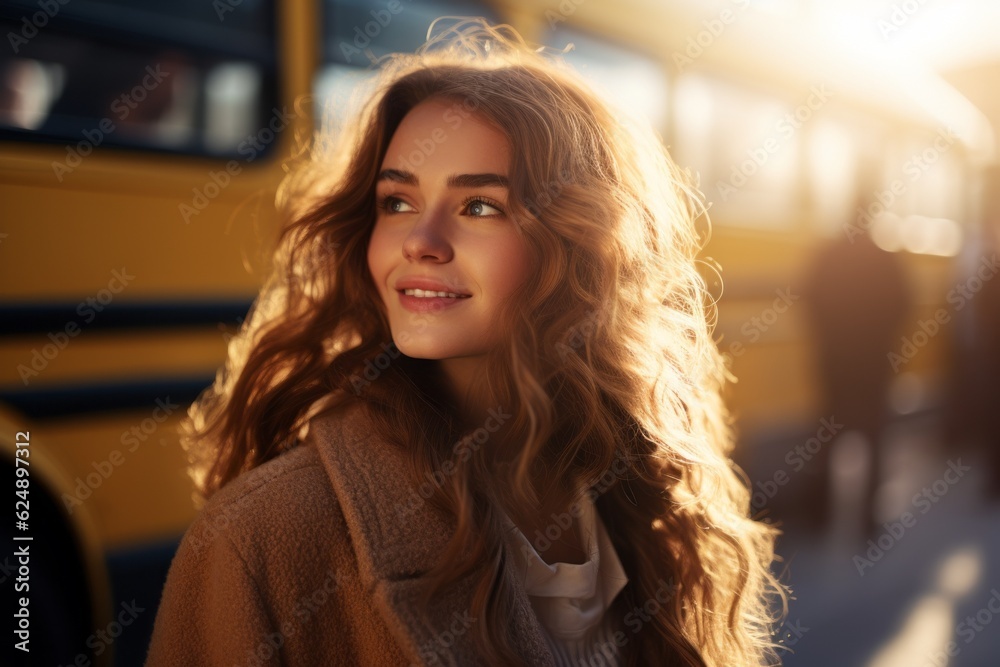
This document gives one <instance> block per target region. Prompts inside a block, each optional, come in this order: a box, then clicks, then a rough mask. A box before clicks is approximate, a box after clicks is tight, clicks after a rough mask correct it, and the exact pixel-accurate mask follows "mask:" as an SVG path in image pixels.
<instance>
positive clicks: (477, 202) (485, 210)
mask: <svg viewBox="0 0 1000 667" xmlns="http://www.w3.org/2000/svg"><path fill="white" fill-rule="evenodd" d="M465 209H466V210H467V211H468V212H469V215H471V216H474V217H479V218H489V217H492V216H494V215H503V211H501V210H500V209H499V208H498V207H497V206H494V205H493V204H490V203H488V202H486V201H483V200H482V199H473V200H472V201H470V202H468V203H467V204H466V205H465Z"/></svg>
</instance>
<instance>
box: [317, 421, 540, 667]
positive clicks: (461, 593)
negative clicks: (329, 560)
mask: <svg viewBox="0 0 1000 667" xmlns="http://www.w3.org/2000/svg"><path fill="white" fill-rule="evenodd" d="M310 430H311V431H312V433H311V436H314V437H313V439H314V442H315V443H316V446H317V449H318V452H319V455H320V458H321V460H322V461H323V465H324V467H325V468H326V472H327V475H329V477H330V480H331V483H332V485H333V489H334V492H335V493H336V495H337V499H338V501H339V502H340V506H341V509H342V511H343V514H344V517H345V519H346V521H347V526H348V530H349V532H350V537H351V540H352V542H353V544H354V550H355V553H356V555H357V559H358V571H359V574H360V577H361V580H362V583H363V584H364V587H365V590H367V591H369V592H370V593H371V594H372V596H373V598H374V599H375V601H376V602H377V604H378V605H379V608H380V610H381V612H382V613H383V615H384V616H385V618H386V619H387V620H388V625H389V627H390V628H392V631H393V633H394V635H395V637H396V640H397V641H398V642H399V643H400V645H401V646H403V647H404V648H405V650H406V651H407V652H408V653H409V654H410V656H411V657H412V658H413V660H414V662H415V664H417V665H423V666H427V667H437V666H438V665H482V664H486V663H485V662H484V660H483V658H482V656H478V655H476V652H475V643H474V639H473V637H474V633H475V631H476V628H475V627H474V623H475V619H473V618H472V616H471V615H470V610H471V603H472V599H473V594H474V584H475V581H476V579H477V578H478V575H479V574H480V573H481V570H479V569H477V570H475V571H473V572H472V573H470V574H468V575H466V576H465V577H464V578H462V579H461V580H459V581H458V582H456V583H455V584H454V585H452V586H450V587H449V588H448V589H447V590H445V591H444V592H443V594H442V595H439V596H437V598H436V599H435V600H433V601H432V602H431V604H430V605H429V606H428V607H423V606H422V605H420V603H419V601H418V599H417V598H418V593H419V588H420V586H419V585H420V579H419V577H420V575H421V574H423V573H425V572H427V571H428V570H430V569H431V568H432V567H433V565H434V564H435V563H436V560H437V558H438V556H439V555H440V554H441V553H442V552H443V551H444V549H445V547H446V546H447V543H448V540H449V538H450V537H451V535H452V534H453V533H454V531H455V529H456V521H455V519H454V517H451V516H448V515H447V514H445V513H444V512H441V511H440V510H438V509H437V508H435V507H433V506H431V505H430V503H427V502H426V501H425V499H424V498H423V497H422V496H421V495H420V493H419V488H418V487H415V486H414V485H413V483H412V481H411V480H410V479H409V478H408V476H407V475H406V474H405V470H406V466H407V465H408V464H407V461H406V457H405V455H404V453H403V452H402V451H401V450H400V449H399V448H397V447H394V446H393V445H392V444H391V443H388V442H385V441H383V440H382V439H380V438H378V437H376V436H375V435H374V429H373V428H372V424H371V422H370V418H369V416H368V411H367V407H366V406H365V405H364V404H360V403H359V404H356V405H352V406H350V407H348V408H345V409H343V410H338V411H335V412H334V413H332V414H328V415H324V416H321V417H318V418H316V419H314V420H313V421H312V423H311V425H310ZM511 582H512V584H513V585H514V587H515V591H516V602H515V608H514V621H513V623H514V627H513V630H514V633H513V634H514V635H515V636H517V637H519V638H520V639H521V641H522V646H523V648H522V651H523V653H524V655H523V660H524V662H523V664H525V665H531V666H533V667H550V666H551V665H553V664H554V659H553V657H552V654H551V652H550V651H549V649H548V647H547V645H546V642H545V639H544V637H543V635H542V628H541V626H540V625H539V622H538V619H537V617H536V615H535V613H534V611H533V610H532V608H531V603H530V601H529V599H528V596H527V593H526V592H525V591H524V586H523V583H522V582H520V581H519V580H518V578H517V577H512V578H511Z"/></svg>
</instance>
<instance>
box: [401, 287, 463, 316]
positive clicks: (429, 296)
mask: <svg viewBox="0 0 1000 667" xmlns="http://www.w3.org/2000/svg"><path fill="white" fill-rule="evenodd" d="M407 292H409V294H407ZM397 293H398V294H399V304H400V305H401V306H402V307H403V308H405V309H406V310H408V311H410V312H411V313H437V312H441V311H443V310H447V309H448V308H454V307H455V306H457V305H459V304H460V303H462V302H463V301H468V300H469V299H470V298H471V297H469V296H462V295H458V294H457V293H455V292H445V291H444V290H441V291H436V290H435V291H430V290H420V289H406V290H397ZM441 294H453V295H455V296H439V295H441Z"/></svg>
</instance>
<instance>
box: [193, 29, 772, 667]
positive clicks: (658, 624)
mask: <svg viewBox="0 0 1000 667" xmlns="http://www.w3.org/2000/svg"><path fill="white" fill-rule="evenodd" d="M371 90H372V91H373V92H372V93H371V94H370V97H369V99H368V102H367V103H366V104H364V105H363V106H361V107H360V108H359V111H358V112H357V114H356V115H355V117H354V120H353V122H351V123H348V124H346V125H344V126H343V127H342V128H341V129H340V130H339V131H336V132H334V131H333V130H331V129H329V128H327V129H326V130H325V132H324V133H321V136H320V137H319V141H317V142H315V143H314V145H313V150H312V154H311V159H310V160H308V164H307V165H306V166H304V167H303V168H302V169H300V170H298V171H296V172H295V173H294V175H293V176H290V177H289V179H288V180H287V181H286V183H285V184H284V186H283V189H282V190H281V192H280V193H279V203H280V204H281V205H282V207H283V210H284V211H285V212H286V213H287V222H286V223H285V225H284V226H283V229H282V233H281V235H280V239H279V242H278V245H277V249H276V251H275V254H274V263H273V271H272V274H271V276H270V278H269V280H268V281H267V283H266V284H265V286H264V288H263V289H262V291H261V293H260V296H259V298H258V299H257V301H256V302H255V306H254V309H253V312H252V315H251V317H250V318H249V319H248V321H247V323H246V324H245V326H244V327H243V330H242V331H241V332H240V334H239V335H238V336H236V337H235V338H234V339H233V340H232V341H231V342H230V347H229V359H228V362H227V364H226V367H225V369H224V370H223V371H220V373H219V376H218V377H217V379H216V382H215V383H214V385H213V386H212V387H211V388H209V389H207V390H206V391H205V392H204V393H203V394H202V396H201V397H200V398H199V400H198V401H197V402H196V403H195V404H194V405H193V406H192V407H191V410H190V411H189V417H188V419H187V420H186V422H185V438H184V439H185V443H186V446H187V448H188V451H189V454H190V456H191V471H192V475H193V477H194V478H195V480H196V482H197V485H198V489H199V491H200V493H201V495H202V497H203V498H207V497H208V496H210V495H211V494H212V493H214V492H215V491H217V490H218V489H220V488H221V487H222V486H224V485H225V484H227V483H228V482H230V481H232V480H233V479H234V478H235V477H237V476H238V475H239V474H241V473H242V472H244V471H246V470H249V469H251V468H254V467H255V466H259V465H261V464H263V463H264V462H266V461H268V460H270V459H273V458H274V457H277V456H279V455H280V454H281V453H282V452H283V451H285V450H286V449H288V448H290V447H294V446H296V444H297V443H298V442H300V440H301V438H302V436H303V435H304V433H305V430H306V429H307V428H308V422H309V420H310V419H311V418H312V417H314V416H315V415H316V414H317V413H319V412H320V411H327V410H333V409H335V408H336V407H337V406H343V405H345V404H348V403H353V402H356V401H360V402H363V403H364V404H365V405H366V406H367V410H368V412H369V414H370V415H371V417H372V419H373V421H374V424H375V426H376V428H377V431H378V432H379V434H380V435H381V436H382V437H384V438H385V439H386V440H387V441H389V442H392V443H395V444H397V445H398V446H400V447H402V448H403V449H404V450H405V451H406V452H407V453H408V461H409V467H410V470H409V474H410V475H411V476H412V478H413V480H414V483H415V484H419V483H421V482H423V481H426V480H427V479H429V477H428V476H427V475H433V473H434V471H436V470H440V469H441V467H442V464H445V463H446V462H448V461H451V462H452V463H453V464H454V466H455V468H454V473H453V474H449V475H447V476H439V479H440V478H441V477H446V478H445V479H444V481H442V482H441V483H440V485H436V486H435V487H434V489H433V495H432V496H431V498H430V499H429V501H430V502H432V503H433V504H434V505H436V506H437V507H439V508H441V509H442V510H444V511H447V512H450V513H451V514H453V515H454V516H455V517H456V519H457V531H456V533H455V534H454V536H453V537H452V539H451V543H450V548H449V549H448V550H447V551H446V553H444V554H443V555H442V558H441V562H440V565H439V567H438V568H436V569H435V570H434V571H433V572H429V573H427V581H428V587H427V595H428V596H430V595H433V594H434V593H435V592H437V591H439V590H440V589H441V588H442V587H444V586H446V585H448V584H449V583H450V582H452V581H454V580H456V579H458V578H459V577H461V576H463V575H465V574H467V573H469V572H472V571H475V569H476V568H482V576H481V579H480V580H479V583H478V588H477V593H476V596H475V602H474V607H473V609H472V610H471V613H472V615H473V616H474V617H475V618H477V619H480V620H481V621H482V622H479V623H476V624H475V628H476V630H475V631H476V633H477V634H476V641H477V642H478V645H479V647H480V649H481V651H482V654H483V655H484V656H487V657H488V658H489V659H490V661H491V662H492V663H495V664H511V665H515V664H518V657H517V656H518V652H517V645H518V637H515V636H512V634H511V632H510V630H509V628H511V627H512V625H511V623H509V622H508V620H509V619H508V618H507V616H508V615H509V614H510V609H511V604H510V603H511V600H512V595H513V593H512V587H511V584H510V581H509V572H508V570H509V567H508V566H507V559H508V558H510V557H511V554H510V553H509V552H508V551H507V550H506V549H505V548H504V547H503V545H504V536H503V530H504V524H503V520H502V513H501V511H500V510H499V508H500V507H501V506H502V505H501V502H500V499H501V496H502V494H501V492H500V489H501V488H506V489H513V490H514V492H513V495H512V497H513V499H514V500H513V501H511V500H510V499H509V496H510V494H508V497H506V498H505V502H517V503H524V505H522V506H523V507H525V508H527V507H530V506H531V505H530V503H531V502H532V501H533V500H534V499H535V498H536V490H537V489H535V488H534V486H533V484H532V483H531V482H530V480H532V479H537V478H538V476H539V475H542V476H543V477H544V476H548V478H549V479H552V480H564V479H574V478H576V479H584V480H590V481H591V482H594V483H595V484H596V482H597V480H605V483H604V484H602V485H601V486H600V487H599V488H598V491H599V493H594V494H592V495H594V496H596V501H595V502H596V505H597V508H598V511H599V513H600V515H601V517H602V519H603V521H604V523H605V524H606V526H607V528H608V531H609V533H610V536H611V538H612V541H613V543H614V546H615V549H616V550H617V552H618V555H619V557H620V559H621V561H622V564H623V566H624V568H625V571H626V573H627V575H628V577H629V583H628V585H627V586H626V587H625V588H624V589H623V591H622V593H620V594H619V596H618V597H617V598H616V600H615V603H614V605H613V606H612V607H611V608H610V609H609V611H608V612H607V613H609V614H614V615H615V617H616V618H618V619H622V618H625V617H626V616H627V615H628V614H629V613H630V610H631V611H634V610H635V608H636V607H638V608H640V609H642V608H643V606H644V605H646V609H647V610H648V609H649V608H650V607H649V605H648V604H647V603H648V602H649V601H652V600H656V599H657V597H658V596H659V602H663V600H664V597H663V596H664V591H665V590H667V589H669V595H668V598H667V599H666V602H663V604H662V608H660V609H659V610H658V611H657V613H654V614H651V615H649V616H647V617H644V620H643V623H642V625H643V627H642V628H641V632H638V631H635V628H631V629H632V630H633V632H634V634H627V633H626V634H627V636H628V644H627V645H626V650H625V655H626V656H627V661H628V663H627V664H630V665H638V664H661V665H685V666H718V667H722V666H725V667H732V666H734V665H761V664H768V663H772V662H776V659H775V658H776V656H775V654H774V651H773V648H774V644H773V642H772V641H771V630H772V627H773V625H774V622H775V617H776V614H777V613H778V612H779V610H778V609H777V607H778V605H777V604H776V603H778V602H782V601H783V599H782V591H781V587H780V585H778V584H777V582H775V581H774V579H773V577H772V576H771V574H770V566H771V563H772V560H773V557H774V550H773V549H774V537H775V531H774V529H773V528H772V527H769V526H766V525H764V524H761V523H759V522H756V521H753V520H751V519H750V517H749V509H750V494H749V491H748V489H747V486H746V484H745V483H744V482H743V481H741V477H740V475H739V474H738V471H737V470H736V469H735V468H734V466H733V464H732V462H731V460H730V458H729V453H730V451H731V448H732V441H733V437H732V433H731V428H730V425H729V419H728V415H727V412H726V409H725V407H724V404H723V401H722V399H721V391H722V388H723V386H724V384H725V382H727V381H728V380H729V379H731V377H730V375H729V373H728V371H727V369H726V367H725V364H724V361H723V357H722V356H721V355H720V353H719V351H718V349H717V346H716V345H715V343H714V341H713V339H712V328H713V326H714V322H715V303H714V301H713V299H712V298H711V296H710V295H709V293H708V290H707V289H706V285H705V282H704V280H703V278H702V277H701V275H700V273H699V271H698V267H697V260H696V255H697V253H698V252H699V250H700V249H701V246H702V243H703V241H704V235H699V233H698V231H697V227H696V224H695V221H696V220H697V219H699V217H701V218H702V219H704V218H703V214H704V209H703V207H702V205H701V201H702V200H701V198H700V196H699V195H698V193H697V192H696V191H695V189H694V188H692V187H691V186H690V185H689V184H688V179H687V177H686V175H685V173H683V172H681V171H680V170H678V169H677V167H676V166H675V165H674V164H673V162H672V161H671V159H670V158H669V156H668V154H667V151H666V150H665V148H664V147H663V145H662V143H661V142H660V140H659V138H658V137H657V136H656V134H655V133H654V132H653V131H652V130H651V129H650V128H649V127H648V126H647V125H646V124H644V123H642V122H638V121H633V120H626V116H625V115H623V114H622V113H621V112H620V111H617V110H612V108H611V107H609V105H608V104H607V103H606V102H604V101H602V99H601V98H600V97H599V96H598V95H596V94H595V93H594V92H593V91H592V90H591V89H590V88H589V87H588V86H587V85H585V84H583V83H582V82H581V80H580V79H579V78H578V77H577V76H576V75H575V74H574V73H573V72H571V71H569V70H568V69H567V68H566V67H565V66H564V65H562V64H561V63H560V61H559V59H558V57H553V56H551V55H548V54H544V53H542V52H539V51H537V50H533V49H531V48H529V47H527V46H526V45H525V44H524V42H523V41H522V40H521V38H520V37H519V36H518V35H517V34H516V33H515V32H514V31H513V30H512V29H510V28H508V27H506V26H500V27H491V26H488V25H487V24H485V22H483V21H481V20H468V21H460V22H458V23H457V24H455V25H453V26H452V27H451V28H450V29H447V30H444V31H442V32H441V33H440V34H439V35H438V36H437V37H435V38H432V39H431V40H430V41H429V42H428V43H427V44H426V45H425V46H424V47H422V48H421V49H420V50H419V51H418V52H417V53H416V54H415V55H396V56H392V57H390V58H388V59H386V62H384V63H383V64H382V66H381V67H380V69H379V74H378V79H377V80H376V82H375V83H374V84H373V85H372V87H371ZM431 98H435V99H442V100H445V101H453V102H455V103H456V104H460V105H461V107H462V108H464V109H467V110H468V109H472V110H474V113H476V114H478V117H479V118H481V119H484V120H486V121H487V122H489V123H491V124H493V125H494V126H495V127H496V128H498V129H499V130H501V131H502V132H503V133H504V134H505V135H506V137H507V138H508V140H509V141H510V144H511V146H512V157H511V160H512V163H511V165H510V172H509V174H510V191H509V200H508V202H507V203H508V209H509V210H508V215H509V216H510V217H511V218H512V219H513V220H514V221H515V223H516V225H517V228H518V230H519V231H520V233H521V234H523V237H524V238H525V239H526V241H527V245H528V247H529V248H530V252H531V253H533V255H534V259H535V262H534V267H535V269H534V272H533V275H531V276H530V277H529V278H528V279H527V280H526V281H525V283H524V284H523V285H521V287H520V289H519V290H518V291H517V292H516V293H515V295H514V296H513V298H511V299H510V300H509V302H508V303H507V304H506V305H505V307H504V308H503V309H502V312H500V313H498V317H497V322H496V325H497V327H499V329H500V330H501V331H502V332H503V334H504V335H503V338H502V339H503V340H504V343H503V344H502V345H500V346H499V347H498V348H497V349H495V350H493V351H492V352H491V353H490V354H489V355H488V358H487V361H486V364H485V370H484V373H483V378H482V380H483V381H482V382H480V383H477V384H478V386H480V387H485V388H486V391H487V392H488V393H489V395H490V398H491V399H492V401H493V402H492V403H490V404H491V405H498V406H502V408H503V409H504V410H505V411H506V412H508V413H509V414H510V415H511V418H510V419H508V420H507V421H506V423H505V424H504V426H503V437H502V440H503V442H504V443H516V446H514V450H513V452H509V451H508V452H506V453H505V454H504V458H503V460H502V461H501V460H500V456H501V455H500V454H499V452H500V448H499V447H496V448H493V447H490V446H484V447H481V448H478V449H476V451H475V453H474V455H471V456H470V455H469V451H463V452H458V451H457V450H456V448H455V447H454V444H455V443H456V442H461V440H462V438H463V437H464V436H466V435H468V422H467V421H463V420H462V419H460V418H459V417H458V416H457V414H456V412H457V411H456V405H457V401H456V397H455V396H452V395H450V394H449V392H448V390H447V389H446V388H445V387H446V385H445V383H444V379H443V376H442V373H441V372H440V369H439V367H438V363H437V362H436V361H434V360H423V359H413V358H409V357H406V356H405V355H401V354H398V351H396V350H395V349H394V348H393V347H392V337H391V333H390V329H389V324H388V320H387V317H386V313H385V308H384V305H383V303H382V302H381V299H380V297H379V295H378V292H377V290H376V288H375V285H374V284H373V281H372V278H371V275H370V273H369V270H368V265H367V259H366V252H367V244H368V239H369V236H370V234H371V230H372V226H373V224H374V220H375V216H376V202H375V184H376V178H377V175H378V172H379V168H380V165H381V164H382V160H383V158H384V156H385V152H386V149H387V146H388V144H389V141H390V139H391V138H392V136H393V133H394V131H395V129H396V128H397V127H398V126H399V124H400V122H401V121H402V119H403V117H404V116H405V115H406V114H407V112H408V111H409V110H410V109H412V108H413V107H414V106H416V105H417V104H419V103H421V102H423V101H426V100H428V99H431ZM332 134H336V136H332V137H331V135H332ZM387 351H389V352H391V353H392V354H391V355H390V356H392V357H394V358H393V360H392V363H391V364H389V365H388V367H386V368H385V369H384V370H381V372H380V374H379V376H378V377H377V378H376V379H375V380H373V381H371V380H370V379H365V378H366V377H368V378H371V374H369V375H368V376H366V375H365V369H366V368H367V367H368V366H369V365H370V364H371V363H372V361H373V360H375V359H378V358H379V355H382V354H386V353H387ZM381 365H383V366H384V365H385V364H381ZM414 434H419V437H414ZM459 454H460V455H459ZM609 470H615V474H614V475H613V476H610V477H609V475H608V471H609ZM609 479H610V483H607V481H608V480H609ZM484 564H485V567H483V566H484ZM665 585H666V586H667V589H665V588H664V586H665ZM646 619H648V620H646Z"/></svg>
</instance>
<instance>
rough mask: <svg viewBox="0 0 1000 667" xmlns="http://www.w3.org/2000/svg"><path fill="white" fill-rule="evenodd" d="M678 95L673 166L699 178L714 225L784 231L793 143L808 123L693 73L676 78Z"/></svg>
mask: <svg viewBox="0 0 1000 667" xmlns="http://www.w3.org/2000/svg"><path fill="white" fill-rule="evenodd" d="M676 90H677V93H676V96H675V109H676V114H677V123H676V126H677V127H678V128H680V130H679V131H678V132H677V133H676V136H675V141H676V152H677V158H678V160H679V161H680V163H681V164H683V165H688V166H690V167H691V168H692V169H693V170H695V171H696V172H698V174H699V175H700V179H701V189H702V190H703V191H704V192H705V195H706V198H707V200H708V201H709V202H711V203H712V209H711V213H712V219H713V220H714V221H716V222H719V223H721V224H724V225H736V226H742V227H754V228H760V229H787V228H788V227H790V226H791V224H792V222H793V216H794V214H795V212H796V211H797V205H798V197H797V186H798V164H799V146H800V143H801V141H800V136H799V135H800V134H801V132H800V130H801V128H802V127H803V125H804V124H805V122H806V121H805V120H802V119H801V116H799V117H796V114H798V113H799V109H798V108H792V107H790V106H789V105H787V104H785V103H784V102H783V101H782V100H779V99H776V98H774V97H770V96H768V95H765V94H763V93H758V92H756V91H753V90H751V89H748V88H744V87H741V86H737V85H734V84H731V83H728V82H725V81H723V80H721V79H717V78H712V77H709V76H706V75H701V74H697V73H687V74H684V75H683V76H681V77H680V79H678V81H677V84H676ZM803 106H805V105H803ZM806 110H807V111H809V109H808V108H807V109H806Z"/></svg>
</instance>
